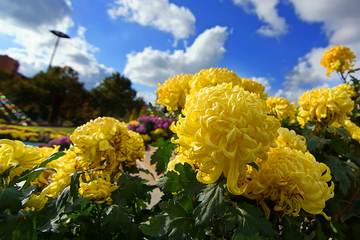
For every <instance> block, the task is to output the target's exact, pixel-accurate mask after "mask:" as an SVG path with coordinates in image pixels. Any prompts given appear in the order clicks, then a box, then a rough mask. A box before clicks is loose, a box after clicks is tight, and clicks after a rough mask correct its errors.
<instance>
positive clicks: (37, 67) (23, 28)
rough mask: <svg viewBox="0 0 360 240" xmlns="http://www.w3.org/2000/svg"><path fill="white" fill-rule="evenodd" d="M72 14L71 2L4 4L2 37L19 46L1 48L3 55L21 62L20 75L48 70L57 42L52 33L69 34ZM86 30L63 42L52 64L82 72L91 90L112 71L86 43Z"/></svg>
mask: <svg viewBox="0 0 360 240" xmlns="http://www.w3.org/2000/svg"><path fill="white" fill-rule="evenodd" d="M72 11H73V10H72V7H71V4H70V2H69V1H67V0H54V1H51V2H50V1H47V0H39V1H35V2H34V1H26V0H21V1H11V0H3V1H1V2H0V16H1V17H2V18H1V20H0V34H5V35H10V36H12V37H13V42H14V43H16V44H18V45H19V47H12V48H8V49H2V48H1V47H0V53H1V54H6V55H8V56H10V57H12V58H14V59H16V60H17V61H19V62H20V69H19V72H21V73H22V74H24V75H25V76H29V77H31V76H32V75H34V74H35V73H37V72H39V71H46V70H47V68H48V65H49V62H50V58H51V54H52V53H53V50H54V45H55V42H56V39H57V37H56V36H55V35H53V34H52V33H50V32H49V30H58V31H61V32H64V33H66V32H67V31H68V30H69V29H70V28H71V27H73V26H74V23H73V21H72V18H71V14H72ZM85 31H86V29H85V28H84V27H81V26H80V27H78V31H77V34H76V36H71V38H70V39H60V42H59V45H58V48H57V51H56V53H55V56H54V59H53V62H52V65H53V66H55V65H56V66H65V65H67V66H71V67H72V68H73V69H74V70H76V71H77V72H79V77H80V81H82V82H85V87H86V88H87V89H90V88H91V87H93V85H94V84H95V83H96V82H98V81H101V80H102V79H103V78H104V77H105V76H107V75H109V74H110V72H111V71H112V69H111V68H107V67H105V66H104V65H102V64H99V63H98V62H97V60H96V58H95V55H94V53H95V52H96V51H98V50H99V49H98V48H96V47H94V46H93V45H91V44H90V43H88V42H87V41H86V39H85Z"/></svg>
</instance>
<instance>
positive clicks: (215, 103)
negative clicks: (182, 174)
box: [171, 83, 280, 195]
mask: <svg viewBox="0 0 360 240" xmlns="http://www.w3.org/2000/svg"><path fill="white" fill-rule="evenodd" d="M268 111H269V110H268V107H267V105H266V102H265V101H264V100H262V99H261V98H260V96H259V95H258V94H255V93H250V92H248V91H245V90H244V89H243V88H241V87H239V86H234V87H233V84H232V83H223V84H219V85H217V86H214V87H206V88H202V89H201V90H199V92H196V93H192V94H190V95H188V97H187V103H186V106H185V109H184V110H183V114H184V116H185V117H182V116H180V117H179V120H178V122H176V124H175V123H174V124H173V125H172V126H171V130H172V131H173V132H174V133H176V134H177V136H178V139H176V140H175V139H173V140H172V141H173V142H174V143H176V144H179V145H180V146H181V147H182V148H183V149H184V151H183V152H187V153H188V157H189V159H190V160H191V161H194V162H195V163H196V164H197V165H198V167H199V169H198V172H197V179H198V180H199V181H200V182H202V183H205V184H210V183H213V182H215V181H216V180H217V179H218V178H219V177H220V176H221V174H222V173H224V175H225V177H227V187H228V189H229V191H230V192H231V193H233V194H236V195H240V194H242V193H243V192H244V191H245V188H246V187H241V188H240V187H238V185H237V181H238V179H239V180H244V179H245V176H246V169H247V167H246V166H247V163H251V162H253V161H255V160H256V158H261V159H264V160H265V159H266V158H267V151H268V150H269V148H270V146H272V145H274V144H275V143H274V140H275V138H276V136H277V132H276V131H277V129H278V128H279V127H280V123H279V121H278V120H277V119H276V118H275V117H274V116H269V115H267V113H268ZM274 146H275V145H274Z"/></svg>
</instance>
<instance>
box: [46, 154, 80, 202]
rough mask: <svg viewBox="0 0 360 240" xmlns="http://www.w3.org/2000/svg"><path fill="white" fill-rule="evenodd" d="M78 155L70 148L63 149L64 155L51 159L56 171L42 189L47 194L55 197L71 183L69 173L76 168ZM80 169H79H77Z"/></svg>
mask: <svg viewBox="0 0 360 240" xmlns="http://www.w3.org/2000/svg"><path fill="white" fill-rule="evenodd" d="M76 158H78V155H77V154H76V153H75V152H74V151H72V150H71V149H69V150H65V155H64V156H62V157H60V158H58V159H56V160H54V161H52V162H51V163H52V167H54V168H55V169H56V173H53V175H52V176H51V182H50V184H49V185H48V186H47V187H45V188H44V189H43V192H45V193H46V194H47V196H49V197H52V198H56V197H57V195H58V194H59V193H61V192H62V191H63V190H64V189H65V188H66V187H67V186H69V185H70V183H71V175H72V174H73V173H74V172H75V170H76V169H78V166H77V159H76ZM79 170H81V169H79Z"/></svg>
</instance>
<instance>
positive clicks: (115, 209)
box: [101, 205, 133, 233]
mask: <svg viewBox="0 0 360 240" xmlns="http://www.w3.org/2000/svg"><path fill="white" fill-rule="evenodd" d="M104 213H105V214H104V217H103V218H102V220H101V221H102V224H103V225H104V226H106V227H107V228H109V229H110V231H111V232H115V231H116V229H119V228H121V230H122V232H123V233H128V232H129V231H130V230H131V227H132V219H133V216H132V215H131V213H130V212H129V211H128V210H127V209H126V208H125V207H123V206H121V205H120V206H118V205H111V206H110V207H108V208H106V209H105V211H104Z"/></svg>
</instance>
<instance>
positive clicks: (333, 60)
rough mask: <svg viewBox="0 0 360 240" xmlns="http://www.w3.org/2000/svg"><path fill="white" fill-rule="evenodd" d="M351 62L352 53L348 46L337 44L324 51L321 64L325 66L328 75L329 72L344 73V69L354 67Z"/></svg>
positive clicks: (353, 56) (353, 57)
mask: <svg viewBox="0 0 360 240" xmlns="http://www.w3.org/2000/svg"><path fill="white" fill-rule="evenodd" d="M353 62H355V55H354V53H353V52H351V51H350V49H349V48H347V47H344V46H342V45H338V46H335V47H332V48H330V49H328V50H326V51H325V53H324V55H323V57H322V59H321V66H322V67H326V68H327V73H326V74H327V76H328V77H330V73H331V72H334V71H337V72H341V73H344V72H345V70H351V69H352V67H354V64H352V63H353Z"/></svg>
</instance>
